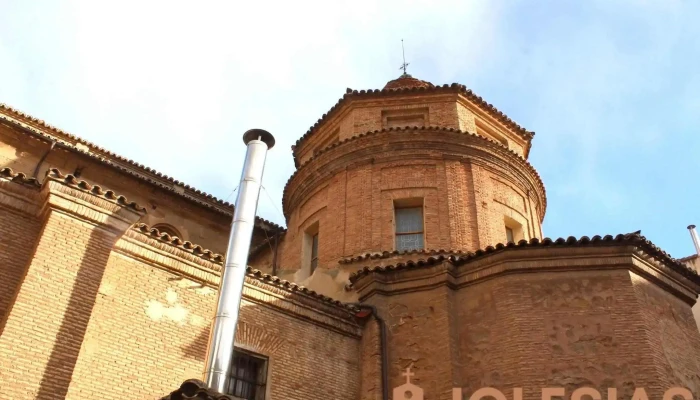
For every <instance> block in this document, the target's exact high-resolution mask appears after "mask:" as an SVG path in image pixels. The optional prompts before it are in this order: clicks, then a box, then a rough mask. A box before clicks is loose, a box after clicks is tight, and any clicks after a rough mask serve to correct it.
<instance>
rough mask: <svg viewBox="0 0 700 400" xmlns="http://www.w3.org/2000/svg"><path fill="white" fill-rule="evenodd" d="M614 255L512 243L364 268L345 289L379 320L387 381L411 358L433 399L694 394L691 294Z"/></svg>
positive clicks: (395, 379) (699, 354)
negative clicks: (457, 256) (554, 390)
mask: <svg viewBox="0 0 700 400" xmlns="http://www.w3.org/2000/svg"><path fill="white" fill-rule="evenodd" d="M624 251H625V250H620V251H615V250H614V249H609V248H608V249H603V250H600V251H599V252H598V253H597V254H596V255H595V256H593V255H592V254H589V255H586V254H585V252H584V251H582V250H575V249H573V248H571V249H568V258H567V256H566V252H565V250H562V251H557V252H556V253H554V252H551V253H550V252H549V251H547V250H545V249H542V250H537V251H533V252H531V253H528V255H527V256H523V255H520V256H519V255H518V252H517V251H515V250H514V251H511V252H510V253H508V252H506V253H500V254H499V255H494V256H493V257H492V258H490V259H488V258H485V259H481V260H476V261H474V262H472V263H471V264H470V263H466V264H463V265H460V266H455V265H452V264H451V263H449V262H438V263H436V264H435V265H431V266H426V267H424V268H414V269H399V270H394V269H391V270H387V271H384V272H382V273H381V274H379V275H372V274H369V275H365V276H364V277H363V278H361V279H360V280H359V281H355V285H356V286H355V289H356V290H358V291H359V292H360V297H361V299H362V300H363V301H366V302H368V303H371V304H373V305H375V306H376V307H377V308H378V309H379V310H380V315H381V316H382V317H383V318H384V319H385V320H386V321H387V323H388V325H389V343H390V345H389V348H390V351H389V354H390V356H389V357H390V371H391V373H390V387H396V386H398V385H400V384H402V383H404V382H405V378H403V376H402V375H401V374H400V372H401V371H402V370H405V368H407V367H408V366H410V365H413V372H414V373H415V377H414V379H413V380H412V381H413V382H414V383H416V384H417V385H419V386H420V387H421V388H423V389H424V390H425V392H426V395H427V396H428V395H429V396H430V398H434V399H445V400H450V399H452V397H451V392H450V389H451V388H452V387H461V388H462V389H463V395H464V398H465V399H466V398H469V396H471V394H472V393H474V391H476V390H477V389H480V388H483V387H495V388H498V389H499V390H501V391H503V392H504V393H505V394H506V396H507V397H509V398H510V396H512V388H514V387H520V388H523V395H524V396H523V398H524V399H539V398H541V389H542V388H547V387H564V388H565V389H566V393H567V396H570V395H571V393H572V392H573V391H574V390H575V389H576V388H580V387H593V388H596V389H598V390H599V391H600V393H602V394H603V396H605V395H606V394H607V389H608V388H617V390H618V398H631V397H632V394H633V393H634V390H635V388H645V390H646V391H647V394H648V395H649V398H661V397H662V396H663V393H664V392H665V391H666V390H667V389H669V388H672V387H676V386H681V387H687V388H689V389H690V390H691V391H692V392H693V393H697V392H698V390H700V363H699V362H698V360H700V346H698V344H700V332H698V330H697V328H696V323H695V320H694V318H693V315H692V311H691V304H689V303H688V302H687V301H690V298H689V297H686V295H679V294H674V293H673V292H671V291H669V290H666V289H664V288H662V287H661V286H659V282H658V281H654V282H652V281H650V280H648V279H646V278H643V277H641V276H640V275H638V273H637V272H636V271H638V270H636V269H635V267H633V264H631V263H626V261H625V260H631V259H632V257H629V258H624V257H621V255H622V254H623V253H624ZM520 253H522V252H520ZM631 254H632V253H628V255H630V256H631ZM613 264H618V265H619V268H617V267H616V268H610V266H611V265H613ZM583 265H586V267H585V268H583V267H582V266H583ZM601 266H604V267H603V268H601ZM555 267H556V268H561V269H562V272H550V271H551V268H555ZM540 268H541V269H542V270H541V271H535V270H537V269H540ZM646 268H647V267H641V269H643V270H648V269H646ZM521 269H523V270H521ZM548 270H549V271H548ZM564 270H566V272H563V271H564ZM517 271H520V272H517ZM504 272H505V273H504ZM656 273H657V274H658V273H659V272H658V270H657V272H656ZM665 273H668V272H664V274H665ZM657 279H661V280H665V279H667V278H666V277H664V276H661V275H657ZM674 279H677V277H676V278H674ZM448 282H449V285H450V286H452V288H450V287H449V286H448ZM685 284H688V285H689V282H685V283H684V284H683V285H685ZM690 286H694V285H689V286H685V288H686V289H681V290H680V291H679V292H676V293H681V292H684V291H685V290H687V288H689V287H690ZM694 287H695V289H693V290H697V287H696V286H694ZM678 288H680V286H678ZM685 293H686V294H687V293H688V292H685ZM681 298H683V299H685V300H682V299H681ZM426 398H427V397H426Z"/></svg>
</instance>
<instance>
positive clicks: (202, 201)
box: [0, 103, 285, 232]
mask: <svg viewBox="0 0 700 400" xmlns="http://www.w3.org/2000/svg"><path fill="white" fill-rule="evenodd" d="M3 110H5V111H8V112H9V113H11V114H13V115H14V116H16V117H19V118H21V119H26V120H29V121H30V122H31V123H34V124H38V125H40V126H42V127H43V128H46V129H49V130H50V131H52V132H53V133H55V134H58V135H59V137H57V138H54V137H52V136H51V135H48V134H46V133H44V132H41V131H40V130H38V129H36V128H34V127H33V126H31V125H28V124H25V123H22V122H21V121H16V120H14V119H12V118H7V117H5V116H4V115H2V113H0V121H5V122H7V123H9V124H11V125H12V126H14V127H16V128H18V129H20V130H21V131H22V132H24V133H29V134H31V135H34V136H36V137H39V138H41V139H42V140H45V141H47V142H56V146H57V147H59V148H62V149H64V150H67V151H71V152H74V153H77V154H81V155H83V156H87V157H90V158H92V159H93V160H96V161H98V162H100V163H103V164H105V165H108V166H110V167H112V168H116V169H118V170H120V171H121V172H125V173H128V174H130V175H131V176H134V177H136V178H138V179H139V180H142V181H145V182H147V183H149V184H152V185H156V186H158V187H159V188H161V189H165V190H167V191H169V192H171V193H173V194H175V195H177V196H179V197H182V198H185V199H187V200H190V201H193V202H195V203H197V204H198V205H201V206H205V207H207V208H209V209H212V210H215V211H217V212H219V213H222V214H225V215H227V216H230V215H233V207H234V205H233V204H231V203H228V202H226V201H223V200H220V199H218V198H216V197H215V196H212V195H210V194H208V193H206V192H203V191H201V190H198V189H196V188H194V187H192V186H189V185H187V184H184V183H182V182H180V181H178V180H175V179H173V178H171V177H169V176H167V175H163V174H161V173H159V172H157V171H156V170H154V169H151V168H149V167H147V166H145V165H142V164H139V163H137V162H135V161H132V160H129V159H127V158H125V157H122V156H119V155H117V154H115V153H112V152H111V151H108V150H106V149H104V148H102V147H100V146H97V145H95V144H93V143H91V142H88V141H86V140H84V139H81V138H79V137H77V136H75V135H72V134H70V133H67V132H64V131H62V130H60V129H58V128H56V127H53V126H51V125H48V124H46V123H45V122H44V121H42V120H39V119H37V118H34V117H32V116H30V115H28V114H25V113H23V112H21V111H18V110H16V109H14V108H12V107H9V106H7V105H4V104H1V103H0V111H3ZM61 136H63V138H61ZM66 138H67V139H69V140H70V141H74V142H76V143H80V144H82V145H85V146H87V147H88V148H89V149H90V150H91V151H92V152H86V151H84V150H82V149H79V148H77V147H76V146H75V144H74V143H71V142H70V141H69V140H66ZM166 182H167V183H166ZM177 186H179V187H180V188H182V190H183V193H180V192H178V191H177V190H176V189H175V187H177ZM256 222H257V223H258V225H259V227H261V228H263V229H268V228H269V229H270V230H274V231H280V232H281V231H285V228H283V227H281V226H279V225H277V224H275V223H273V222H271V221H268V220H266V219H264V218H260V217H256Z"/></svg>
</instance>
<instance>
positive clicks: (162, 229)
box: [153, 224, 184, 240]
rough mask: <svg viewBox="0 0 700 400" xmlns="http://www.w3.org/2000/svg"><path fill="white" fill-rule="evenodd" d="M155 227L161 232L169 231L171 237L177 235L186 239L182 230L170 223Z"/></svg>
mask: <svg viewBox="0 0 700 400" xmlns="http://www.w3.org/2000/svg"><path fill="white" fill-rule="evenodd" d="M153 228H155V229H158V232H160V233H167V234H168V235H170V237H176V238H178V239H181V240H184V238H183V237H182V234H181V233H180V231H178V230H177V229H175V227H174V226H172V225H168V224H157V225H155V226H154V227H153Z"/></svg>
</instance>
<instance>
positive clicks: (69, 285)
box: [0, 170, 144, 399]
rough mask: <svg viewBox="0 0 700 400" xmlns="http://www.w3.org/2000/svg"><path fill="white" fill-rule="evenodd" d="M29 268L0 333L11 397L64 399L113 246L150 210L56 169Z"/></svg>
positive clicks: (45, 190) (45, 192)
mask: <svg viewBox="0 0 700 400" xmlns="http://www.w3.org/2000/svg"><path fill="white" fill-rule="evenodd" d="M41 194H42V196H41V198H42V200H43V203H42V207H41V208H40V209H38V218H39V219H40V221H41V223H42V227H41V232H40V234H39V239H38V240H37V242H36V245H35V247H34V251H33V255H32V257H31V260H30V261H29V265H28V267H27V272H26V275H25V277H24V280H23V282H22V284H21V287H20V288H19V291H18V293H17V296H16V299H15V301H14V304H13V306H12V309H11V311H10V312H9V313H8V315H7V318H6V321H4V329H3V331H2V336H0V371H2V374H3V381H4V386H5V390H4V395H6V396H8V398H16V399H24V398H36V399H59V398H64V397H65V393H66V392H67V389H68V386H69V384H70V381H71V377H72V372H73V368H74V366H75V362H76V360H77V357H78V353H79V351H80V347H81V344H82V339H83V335H84V333H85V330H86V328H87V324H88V321H89V319H90V315H91V313H92V308H93V305H94V302H95V297H96V295H97V290H98V288H99V285H100V281H101V279H102V274H103V272H104V269H105V267H106V265H107V260H108V259H109V256H110V253H111V250H112V247H113V246H114V244H115V243H116V241H117V240H118V239H119V237H120V236H121V235H122V234H123V233H124V232H125V231H126V230H127V229H128V228H129V227H130V226H131V225H132V224H133V223H134V222H136V221H137V220H138V219H139V218H140V217H141V216H142V215H143V213H144V211H143V210H142V209H141V208H140V207H138V206H136V205H135V204H133V203H128V202H127V201H126V199H124V198H123V197H118V196H115V195H114V193H112V192H110V191H103V190H102V189H101V188H100V187H98V186H90V185H89V184H87V183H85V182H82V181H81V182H78V181H76V180H75V179H74V178H73V177H72V176H70V175H69V176H63V175H61V174H60V172H58V171H56V170H53V171H51V172H50V173H49V174H48V176H47V179H46V180H45V181H44V184H43V187H42V191H41Z"/></svg>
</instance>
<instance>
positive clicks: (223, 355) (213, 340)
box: [204, 129, 275, 393]
mask: <svg viewBox="0 0 700 400" xmlns="http://www.w3.org/2000/svg"><path fill="white" fill-rule="evenodd" d="M243 142H244V143H245V144H246V145H247V146H248V150H247V151H246V155H245V161H244V163H243V172H242V173H241V183H240V186H238V196H237V197H236V205H235V210H234V213H233V224H232V225H231V234H230V236H229V242H228V249H227V251H226V264H225V265H224V268H223V271H222V273H221V284H220V286H219V300H218V303H217V305H216V315H215V316H214V321H213V322H212V328H211V334H210V337H209V348H208V350H207V363H206V367H205V369H204V381H205V383H206V384H207V385H208V386H209V388H211V389H213V390H216V391H217V392H219V393H226V389H227V386H228V379H229V370H230V368H231V358H232V356H233V350H234V342H235V337H236V325H237V324H238V315H239V309H240V306H241V296H242V293H243V282H244V280H245V275H246V267H247V265H248V253H249V252H250V242H251V240H252V237H253V226H254V224H255V213H256V212H257V208H258V199H259V197H260V187H261V184H262V176H263V171H264V169H265V158H266V157H267V151H268V150H269V149H271V148H272V147H273V146H274V145H275V138H274V137H273V136H272V134H270V133H269V132H267V131H264V130H262V129H251V130H249V131H247V132H246V133H244V134H243Z"/></svg>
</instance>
